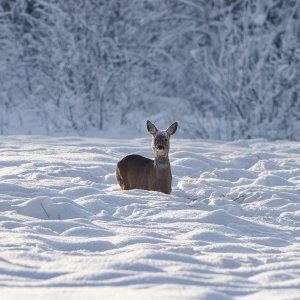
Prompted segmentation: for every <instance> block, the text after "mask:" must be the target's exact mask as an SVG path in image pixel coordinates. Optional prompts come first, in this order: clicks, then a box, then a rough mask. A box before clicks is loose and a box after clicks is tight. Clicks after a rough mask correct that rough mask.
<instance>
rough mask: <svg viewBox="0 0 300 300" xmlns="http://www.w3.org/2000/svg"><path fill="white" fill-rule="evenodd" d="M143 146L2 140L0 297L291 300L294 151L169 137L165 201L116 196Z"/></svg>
mask: <svg viewBox="0 0 300 300" xmlns="http://www.w3.org/2000/svg"><path fill="white" fill-rule="evenodd" d="M150 143H151V141H150V137H148V138H136V139H130V140H125V139H123V140H122V139H106V138H102V139H100V138H99V139H95V138H78V137H64V138H49V137H42V136H33V137H28V136H10V137H2V138H1V142H0V152H1V155H0V178H1V180H0V235H1V245H0V286H1V287H2V290H1V292H2V295H1V299H45V300H46V299H53V298H54V297H55V298H56V299H63V298H64V299H70V298H72V299H88V297H89V298H93V297H94V298H96V297H98V299H99V297H101V298H102V299H211V300H216V299H218V300H225V299H226V300H228V299H243V300H248V299H274V300H275V299H280V300H282V299H289V300H290V299H299V288H300V276H299V275H300V271H299V270H300V268H299V267H300V252H299V248H300V230H299V226H300V213H299V211H300V202H299V198H300V145H299V143H296V142H288V141H285V142H276V141H275V142H268V141H266V140H263V139H256V140H237V141H234V142H220V141H209V140H188V139H176V138H174V139H173V140H172V141H171V153H170V160H171V165H172V173H173V191H172V193H171V194H170V195H165V194H161V193H158V192H149V191H143V190H131V191H121V190H120V189H119V187H118V185H117V184H116V180H115V175H114V171H115V167H116V163H117V161H118V160H119V159H121V158H122V157H123V156H125V155H127V154H130V153H138V154H141V155H144V156H147V157H151V156H152V153H151V149H150V148H151V146H150ZM79 287H80V289H78V288H79Z"/></svg>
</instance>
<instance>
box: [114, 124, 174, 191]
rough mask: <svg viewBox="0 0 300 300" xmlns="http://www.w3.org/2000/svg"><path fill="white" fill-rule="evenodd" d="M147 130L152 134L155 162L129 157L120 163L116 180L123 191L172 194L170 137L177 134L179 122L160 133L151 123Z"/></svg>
mask: <svg viewBox="0 0 300 300" xmlns="http://www.w3.org/2000/svg"><path fill="white" fill-rule="evenodd" d="M147 129H148V131H149V132H150V133H151V134H152V149H153V152H154V160H152V159H149V158H146V157H143V156H140V155H135V154H132V155H128V156H126V157H124V158H123V159H122V160H120V161H119V162H118V165H117V169H116V178H117V180H118V182H119V184H120V187H121V189H122V190H131V189H143V190H148V191H158V192H162V193H165V194H170V193H171V191H172V174H171V166H170V162H169V156H168V155H169V149H170V142H169V141H170V137H171V135H172V134H174V133H175V132H176V129H177V122H175V123H173V124H172V125H171V126H170V127H169V128H168V129H167V130H165V131H159V130H157V128H156V127H155V126H154V124H152V123H151V122H150V121H147Z"/></svg>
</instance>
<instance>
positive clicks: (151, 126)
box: [147, 120, 158, 135]
mask: <svg viewBox="0 0 300 300" xmlns="http://www.w3.org/2000/svg"><path fill="white" fill-rule="evenodd" d="M147 129H148V131H149V132H150V133H151V134H152V135H155V134H156V132H157V131H158V130H157V128H156V127H155V125H154V124H152V123H151V122H150V121H149V120H147Z"/></svg>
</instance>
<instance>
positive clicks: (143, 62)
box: [0, 0, 300, 140]
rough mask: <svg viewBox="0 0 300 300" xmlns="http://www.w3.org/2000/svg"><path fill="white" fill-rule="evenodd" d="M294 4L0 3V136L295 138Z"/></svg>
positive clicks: (244, 0)
mask: <svg viewBox="0 0 300 300" xmlns="http://www.w3.org/2000/svg"><path fill="white" fill-rule="evenodd" d="M299 72H300V3H299V1H297V0H277V1H276V0H208V1H201V0H64V1H59V0H47V1H46V0H1V1H0V133H1V134H10V133H18V132H20V133H47V134H56V133H59V132H65V133H68V132H71V133H74V132H75V133H78V134H82V135H84V134H86V133H87V132H89V131H98V130H107V129H108V128H111V127H116V126H127V127H128V128H130V127H135V128H136V129H139V128H142V129H143V130H144V121H145V119H146V118H151V119H152V120H153V121H156V122H160V123H161V124H168V123H170V122H172V121H174V120H175V119H176V120H178V121H179V122H180V124H181V134H182V135H183V136H188V137H202V138H216V139H235V138H254V137H266V138H271V139H276V138H287V139H296V140H297V139H298V140H299V139H300V125H299V123H300V122H299V121H300V100H299V95H300V79H299V78H300V76H299V75H300V74H299Z"/></svg>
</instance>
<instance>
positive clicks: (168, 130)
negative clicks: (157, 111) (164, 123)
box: [166, 122, 178, 135]
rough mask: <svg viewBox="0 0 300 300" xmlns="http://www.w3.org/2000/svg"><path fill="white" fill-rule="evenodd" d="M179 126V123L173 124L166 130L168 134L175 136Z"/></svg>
mask: <svg viewBox="0 0 300 300" xmlns="http://www.w3.org/2000/svg"><path fill="white" fill-rule="evenodd" d="M177 126H178V123H177V122H175V123H173V124H172V125H171V126H170V127H169V128H168V129H167V130H166V132H167V134H168V135H172V134H174V133H175V132H176V130H177Z"/></svg>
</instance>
